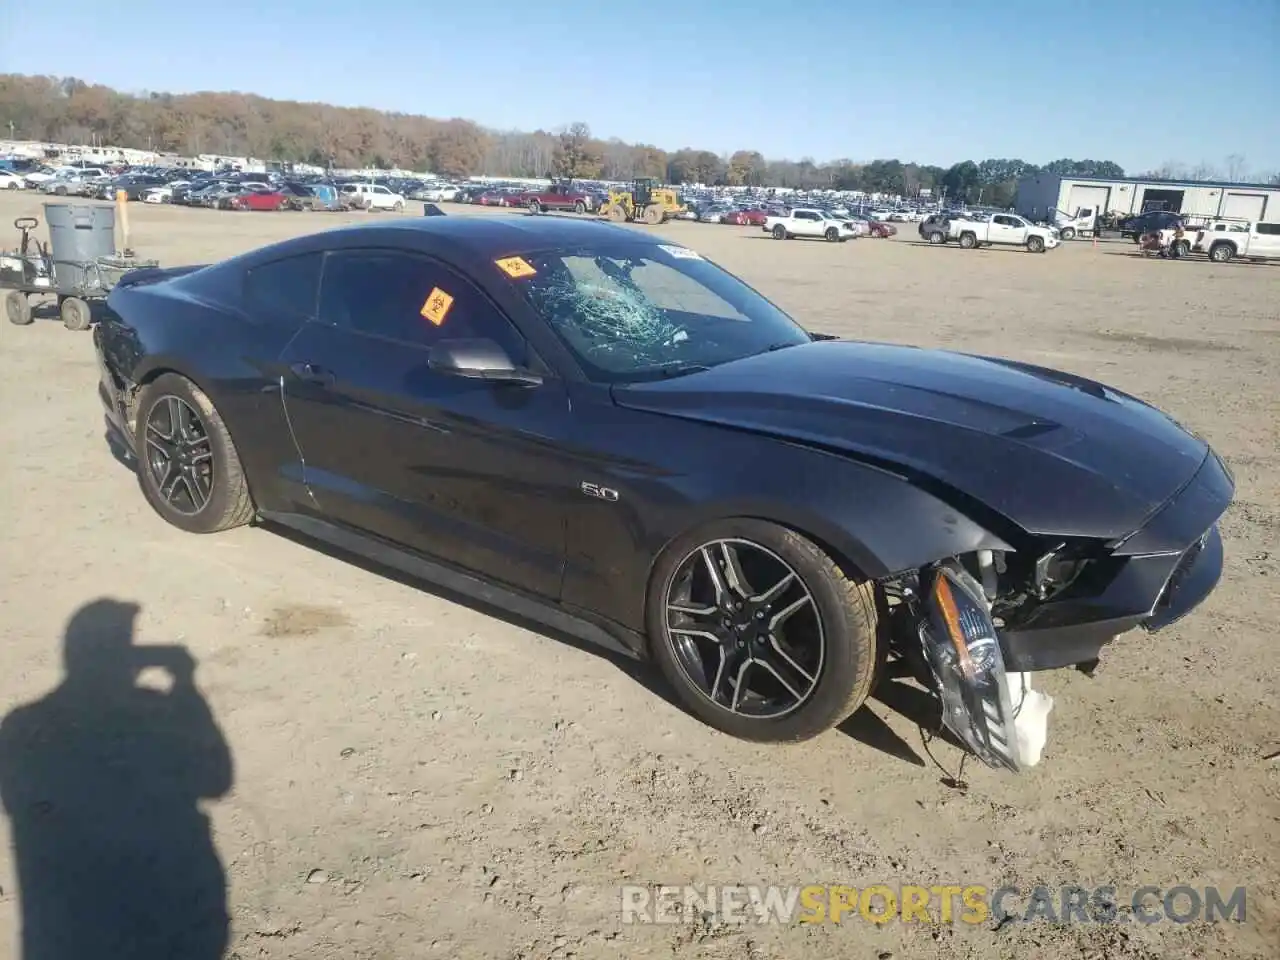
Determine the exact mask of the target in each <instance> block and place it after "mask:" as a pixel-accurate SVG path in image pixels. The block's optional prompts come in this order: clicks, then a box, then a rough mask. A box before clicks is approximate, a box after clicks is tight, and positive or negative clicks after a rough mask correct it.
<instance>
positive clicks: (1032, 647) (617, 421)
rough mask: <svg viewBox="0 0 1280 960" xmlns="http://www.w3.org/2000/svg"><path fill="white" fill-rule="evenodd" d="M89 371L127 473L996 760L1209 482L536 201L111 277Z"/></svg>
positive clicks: (769, 695)
mask: <svg viewBox="0 0 1280 960" xmlns="http://www.w3.org/2000/svg"><path fill="white" fill-rule="evenodd" d="M108 306H109V310H108V315H107V317H106V318H105V319H104V320H103V321H102V322H101V323H100V324H99V325H98V326H97V327H96V328H95V331H94V343H95V345H96V347H97V352H98V356H99V358H100V361H101V382H100V386H99V393H100V395H101V398H102V402H103V403H104V405H105V406H106V411H107V419H108V422H109V424H110V429H111V431H112V432H113V433H114V434H115V435H116V436H115V440H116V441H117V442H118V443H119V444H121V445H122V446H123V447H124V448H125V449H126V450H127V451H128V452H129V453H130V454H131V455H132V456H133V457H134V458H136V461H137V467H138V476H139V480H140V483H141V487H142V491H143V493H144V495H145V496H146V498H147V499H148V501H150V503H151V505H152V506H153V507H154V508H155V510H156V511H157V512H158V513H159V514H160V515H161V516H162V517H164V518H165V519H166V520H168V521H169V522H170V523H172V524H174V525H175V526H178V527H180V528H182V529H184V530H188V531H191V532H194V533H212V532H215V531H219V530H225V529H227V528H229V527H233V526H237V525H239V524H245V523H251V522H274V523H277V524H282V525H284V526H286V527H290V528H293V529H294V530H296V531H301V532H302V533H304V534H306V535H309V536H312V537H315V538H319V539H321V540H324V541H328V542H330V543H332V544H335V545H338V546H339V547H342V548H344V549H347V550H349V551H354V552H357V553H360V554H364V555H366V556H369V557H372V558H374V559H376V560H378V561H380V562H383V563H385V564H389V565H392V566H395V567H398V568H401V569H403V570H405V571H408V572H410V573H412V574H414V575H417V576H420V577H423V578H425V579H429V580H434V581H437V582H442V583H444V584H445V585H447V586H450V587H452V588H454V589H461V590H464V591H467V592H470V593H474V594H478V595H480V596H482V597H484V598H486V599H489V600H490V601H496V602H498V603H499V604H500V605H505V606H508V607H509V608H513V609H520V610H522V611H528V610H533V611H534V612H535V615H537V616H540V617H542V618H543V619H544V620H548V621H553V622H559V623H561V624H563V623H564V622H565V621H571V622H572V624H573V625H574V626H575V627H577V628H578V630H579V632H580V634H581V635H583V636H590V637H592V638H594V639H596V640H597V641H598V642H601V643H605V644H608V645H610V646H612V647H614V648H616V649H620V650H622V651H625V652H626V653H628V654H631V655H634V656H640V657H648V658H652V659H653V660H654V661H656V662H657V664H658V665H659V666H660V667H661V669H662V671H663V673H664V674H665V675H666V677H667V679H668V680H669V681H670V683H671V684H672V686H673V687H674V688H675V690H676V692H677V693H678V694H679V696H680V699H681V700H682V702H683V703H684V704H685V705H686V706H687V708H688V709H689V710H690V711H691V712H693V713H694V714H696V715H697V716H698V717H701V718H702V719H703V720H705V721H706V722H707V723H709V724H711V725H712V726H715V727H718V728H719V729H721V730H724V731H727V732H729V733H731V734H734V735H736V736H740V737H745V738H750V739H754V740H799V739H803V738H806V737H811V736H814V735H816V734H818V733H820V732H822V731H824V730H826V729H828V728H830V727H831V726H833V725H835V724H837V723H839V722H840V721H841V720H843V719H844V718H845V717H847V716H848V715H849V714H851V713H852V712H853V711H855V710H857V709H858V708H859V707H860V706H861V705H862V703H863V701H864V700H865V699H866V698H867V696H868V695H869V693H870V692H871V690H872V689H873V687H874V685H875V684H876V683H877V682H879V681H880V680H881V679H882V678H884V677H887V676H913V677H915V678H916V679H918V680H919V681H920V682H921V683H924V684H926V685H927V686H928V687H929V688H930V689H932V690H933V691H935V692H936V695H937V696H938V698H939V700H940V703H941V708H942V718H943V721H944V722H945V724H946V725H947V726H948V727H949V728H950V729H951V730H952V731H953V732H954V733H955V735H956V736H957V737H959V738H960V739H961V740H962V741H963V742H964V743H965V744H967V745H968V747H969V748H970V749H971V750H972V751H973V752H974V753H975V754H977V755H978V756H979V757H981V758H982V759H983V760H984V761H986V762H987V763H989V764H991V765H993V766H999V767H1006V768H1009V769H1013V770H1022V769H1025V768H1026V767H1029V766H1032V765H1034V764H1035V763H1037V762H1038V761H1039V759H1040V754H1041V750H1042V748H1043V745H1044V741H1045V733H1046V729H1047V720H1046V717H1047V714H1048V712H1049V709H1050V707H1051V705H1052V701H1051V700H1050V699H1049V698H1048V697H1046V696H1045V695H1044V694H1043V693H1041V692H1039V691H1037V690H1035V689H1033V687H1032V685H1031V678H1032V675H1033V674H1034V673H1035V672H1036V671H1041V670H1049V669H1054V668H1061V667H1067V666H1086V667H1087V666H1088V665H1090V664H1093V663H1095V662H1096V660H1097V658H1098V656H1099V652H1100V650H1101V648H1102V647H1103V645H1104V644H1106V643H1107V642H1109V641H1110V640H1111V639H1112V638H1114V637H1115V636H1116V635H1117V634H1120V633H1122V632H1124V631H1126V630H1129V629H1130V628H1133V627H1137V626H1142V627H1145V628H1146V629H1147V630H1149V631H1150V630H1157V629H1159V628H1161V627H1164V626H1166V625H1168V624H1170V623H1172V622H1174V621H1175V620H1177V619H1178V618H1179V617H1181V616H1183V615H1184V614H1186V613H1187V612H1188V611H1189V610H1191V609H1192V608H1193V607H1195V606H1196V605H1197V604H1199V603H1200V602H1201V601H1202V600H1203V599H1204V598H1205V597H1206V596H1207V595H1208V594H1209V592H1210V591H1211V590H1212V589H1213V587H1214V586H1215V584H1216V583H1217V581H1218V577H1219V575H1220V573H1221V568H1222V544H1221V540H1220V538H1219V534H1218V529H1217V522H1218V519H1219V517H1220V516H1221V514H1222V513H1223V511H1224V510H1225V509H1226V507H1227V505H1228V503H1229V502H1230V500H1231V497H1232V494H1233V482H1232V479H1231V476H1230V474H1229V473H1228V471H1227V469H1226V468H1225V466H1224V465H1223V463H1222V461H1221V460H1220V459H1219V458H1218V457H1217V456H1216V455H1215V454H1214V453H1213V451H1211V450H1210V449H1209V447H1208V446H1207V445H1206V444H1205V443H1204V442H1203V441H1202V440H1200V439H1199V438H1197V437H1195V436H1193V435H1191V434H1190V433H1188V432H1186V431H1185V430H1183V429H1182V428H1181V427H1179V426H1178V424H1176V423H1174V422H1173V421H1172V420H1171V419H1169V418H1168V417H1167V416H1165V415H1164V414H1162V413H1160V412H1159V411H1157V410H1155V409H1153V408H1152V407H1150V406H1148V405H1146V404H1144V403H1142V402H1141V401H1139V400H1136V399H1134V398H1133V397H1130V396H1127V395H1125V394H1123V393H1120V392H1119V391H1116V390H1113V389H1111V388H1109V387H1105V386H1102V385H1101V384H1098V383H1094V382H1092V381H1089V380H1085V379H1082V378H1080V377H1076V376H1072V375H1069V374H1065V373H1060V372H1057V371H1053V370H1047V369H1043V368H1040V367H1035V366H1029V365H1026V364H1020V363H1013V362H1010V361H1006V360H998V359H991V358H982V357H974V356H967V355H963V354H956V353H947V352H941V351H930V350H920V349H913V348H909V347H898V346H888V345H883V344H874V343H857V342H847V341H841V340H835V339H832V338H829V337H823V336H821V335H814V334H810V333H807V332H805V331H804V330H803V329H802V328H801V327H799V326H798V325H797V324H796V323H795V322H794V321H792V320H791V319H790V318H788V317H787V316H786V315H785V314H784V313H782V311H780V310H779V309H778V308H777V307H775V306H774V305H772V304H771V303H769V302H768V301H767V300H765V299H764V298H763V297H761V296H760V295H759V294H758V293H756V292H755V291H754V290H752V289H751V288H750V287H748V286H746V285H745V284H744V283H742V282H741V281H740V280H738V279H736V278H735V277H733V276H731V275H730V274H728V273H726V272H725V271H724V270H722V269H720V268H719V267H717V266H715V265H714V264H712V263H710V262H708V261H706V260H704V259H703V258H702V257H700V256H699V255H698V254H697V253H695V252H694V251H692V250H689V249H687V248H685V247H682V246H676V245H672V244H665V243H662V242H660V241H659V240H656V239H653V238H652V237H651V236H650V235H647V234H645V233H643V232H639V231H636V230H632V229H628V228H623V227H615V226H609V225H605V224H600V223H589V222H581V221H566V220H558V219H548V218H542V217H508V218H463V219H458V218H454V217H448V218H422V219H420V220H416V221H414V220H404V221H401V222H394V223H385V222H383V223H378V224H376V225H369V226H360V227H351V228H345V229H339V230H335V231H330V232H325V233H321V234H317V235H314V236H309V237H303V238H300V239H296V240H290V241H287V242H285V243H280V244H277V245H274V246H271V247H267V248H265V249H261V250H257V251H254V252H252V253H248V254H245V255H243V256H240V257H236V258H234V259H231V260H227V261H224V262H222V263H218V264H214V265H211V266H204V267H189V268H177V269H168V270H164V269H157V270H141V271H136V272H135V273H133V274H130V275H128V276H127V277H126V278H125V279H124V281H123V282H122V283H121V284H120V285H119V286H118V287H116V289H115V290H114V292H113V293H112V295H111V298H110V300H109V304H108Z"/></svg>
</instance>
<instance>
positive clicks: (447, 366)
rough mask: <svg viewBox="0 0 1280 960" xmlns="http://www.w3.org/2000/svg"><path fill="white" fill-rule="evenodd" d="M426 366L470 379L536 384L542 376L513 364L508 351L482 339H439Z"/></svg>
mask: <svg viewBox="0 0 1280 960" xmlns="http://www.w3.org/2000/svg"><path fill="white" fill-rule="evenodd" d="M427 366H428V368H429V369H430V370H431V371H432V372H434V373H442V374H446V375H447V376H452V377H466V378H467V379H470V380H488V381H490V382H494V383H513V384H520V385H522V386H529V387H533V386H537V385H538V384H540V383H542V377H540V376H538V375H537V374H536V373H532V372H530V371H528V370H525V369H522V368H521V367H518V366H516V364H515V362H514V361H512V359H511V357H509V356H508V355H507V351H505V350H503V349H502V347H501V346H500V345H499V344H498V343H497V342H495V341H493V340H488V339H484V338H475V339H465V340H464V339H457V340H441V341H440V342H439V343H437V344H436V345H435V346H433V347H432V348H431V357H430V359H429V360H428V361H427Z"/></svg>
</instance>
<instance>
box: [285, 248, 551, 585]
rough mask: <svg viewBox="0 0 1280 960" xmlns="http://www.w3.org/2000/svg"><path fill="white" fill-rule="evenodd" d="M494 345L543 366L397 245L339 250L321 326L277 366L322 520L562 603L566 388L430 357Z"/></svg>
mask: <svg viewBox="0 0 1280 960" xmlns="http://www.w3.org/2000/svg"><path fill="white" fill-rule="evenodd" d="M477 337H481V338H487V339H490V340H493V341H495V342H496V343H498V344H499V345H500V346H502V347H503V349H504V350H505V351H506V352H507V353H508V355H509V356H510V357H511V358H512V359H513V360H514V361H515V362H516V363H517V364H520V365H522V366H530V365H532V366H537V365H538V364H539V363H540V361H538V360H537V358H535V357H533V356H532V355H531V349H530V347H529V346H528V345H527V344H526V342H525V340H524V338H523V337H522V336H521V335H520V333H519V332H518V331H517V329H516V328H515V326H514V325H513V324H512V323H511V322H510V321H509V320H508V319H507V318H506V317H505V316H504V315H503V314H502V312H501V311H500V310H499V309H498V308H497V307H496V306H495V305H494V304H493V303H492V302H491V301H490V300H489V299H488V297H487V296H485V294H484V293H483V291H482V290H480V289H479V288H478V287H477V286H476V285H474V284H473V283H471V282H470V281H469V280H468V279H466V278H465V277H463V276H461V275H460V274H458V273H457V272H455V271H454V270H452V269H451V268H450V267H448V266H447V265H445V264H443V263H441V262H439V261H436V260H433V259H431V258H428V257H425V256H422V255H419V254H416V253H411V252H407V251H404V250H394V249H358V250H342V251H336V252H330V253H328V254H327V255H326V257H325V262H324V267H323V272H322V276H321V283H320V294H319V303H318V306H317V311H316V319H315V321H313V322H310V323H308V324H306V325H305V326H304V327H303V328H302V330H300V331H299V333H298V335H297V336H296V337H295V338H294V340H293V341H292V342H291V343H290V344H289V345H288V347H287V348H286V350H285V353H284V355H283V356H282V357H281V362H282V365H283V367H284V368H285V370H286V373H285V381H286V383H285V406H286V410H287V412H288V415H289V422H290V424H291V425H292V428H293V431H294V436H295V438H296V440H297V443H298V447H299V450H300V451H301V453H302V458H303V463H304V467H303V474H304V477H305V480H306V483H307V486H308V488H309V489H310V490H311V492H312V494H313V496H314V497H315V499H316V502H317V505H318V507H319V510H320V513H321V514H322V515H323V516H324V517H325V518H326V519H328V520H330V521H331V522H334V523H337V524H340V525H342V526H346V527H349V528H353V529H356V530H359V531H361V532H364V533H366V534H372V535H373V536H375V537H378V538H380V539H382V540H385V541H389V542H391V543H394V544H396V545H398V546H400V547H404V548H407V549H410V550H413V551H415V552H419V553H422V554H426V555H430V556H432V557H435V558H438V559H441V560H444V561H447V562H449V563H451V564H453V565H455V566H459V567H462V568H465V569H468V570H471V571H475V572H477V573H480V574H482V575H484V576H485V577H486V578H490V579H494V580H497V581H500V582H502V583H505V584H508V585H510V586H514V587H518V588H520V589H523V590H526V591H530V592H533V593H536V594H538V595H541V596H544V597H548V598H551V599H557V598H558V597H559V591H560V583H561V579H562V576H563V567H564V555H565V516H566V509H567V507H566V504H567V497H566V491H567V490H572V489H573V487H574V486H576V484H575V483H574V482H573V481H572V480H571V478H570V477H569V476H568V474H569V473H570V468H569V467H568V466H567V465H566V464H565V463H564V462H563V458H562V456H561V455H560V449H561V445H562V443H563V441H564V438H565V437H567V436H568V435H569V433H570V429H571V421H570V410H569V401H568V396H567V393H566V391H565V388H564V385H563V382H562V381H560V380H558V379H556V378H555V377H552V376H545V377H544V378H543V380H542V382H541V383H539V384H537V385H517V384H509V383H491V382H486V381H483V380H474V379H466V378H463V377H458V376H452V375H449V374H447V373H442V372H440V371H439V370H438V369H434V368H432V367H431V366H430V359H431V351H432V347H433V346H434V345H435V344H437V343H439V342H440V341H442V340H444V339H446V338H449V339H466V338H477Z"/></svg>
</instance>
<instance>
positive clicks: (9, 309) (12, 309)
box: [4, 290, 31, 327]
mask: <svg viewBox="0 0 1280 960" xmlns="http://www.w3.org/2000/svg"><path fill="white" fill-rule="evenodd" d="M4 312H5V316H7V317H8V318H9V322H10V323H13V324H17V325H18V326H19V327H25V326H26V325H27V324H28V323H30V322H31V301H30V300H28V299H27V295H26V294H25V293H23V292H22V291H21V290H10V291H9V292H8V293H7V294H6V295H5V298H4Z"/></svg>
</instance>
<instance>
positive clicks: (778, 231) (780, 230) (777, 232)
mask: <svg viewBox="0 0 1280 960" xmlns="http://www.w3.org/2000/svg"><path fill="white" fill-rule="evenodd" d="M773 239H775V240H785V239H787V228H786V227H784V226H783V225H782V224H778V225H777V226H776V227H774V228H773Z"/></svg>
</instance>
